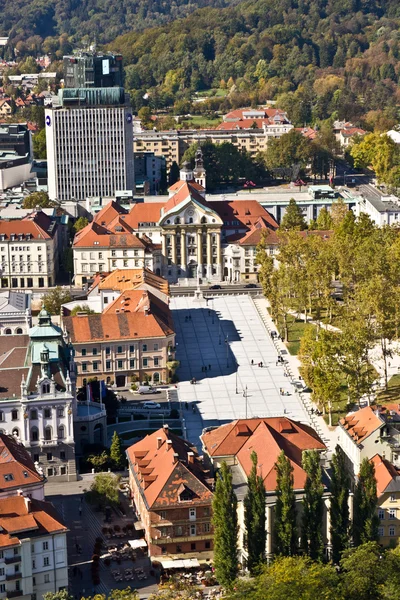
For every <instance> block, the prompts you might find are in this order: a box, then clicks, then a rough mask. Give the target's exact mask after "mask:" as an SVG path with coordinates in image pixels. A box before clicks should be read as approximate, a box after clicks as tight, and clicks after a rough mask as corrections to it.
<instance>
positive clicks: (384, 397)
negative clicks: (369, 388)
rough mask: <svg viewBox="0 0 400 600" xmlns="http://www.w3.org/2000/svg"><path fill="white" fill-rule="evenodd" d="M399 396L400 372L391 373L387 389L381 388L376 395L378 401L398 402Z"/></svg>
mask: <svg viewBox="0 0 400 600" xmlns="http://www.w3.org/2000/svg"><path fill="white" fill-rule="evenodd" d="M399 398H400V373H399V374H397V375H392V377H391V378H390V379H389V381H388V389H387V390H383V391H382V392H380V393H379V394H378V396H377V400H378V401H379V402H382V403H385V402H388V403H390V402H398V401H399Z"/></svg>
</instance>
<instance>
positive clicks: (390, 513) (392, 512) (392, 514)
mask: <svg viewBox="0 0 400 600" xmlns="http://www.w3.org/2000/svg"><path fill="white" fill-rule="evenodd" d="M392 502H393V500H392ZM385 512H386V511H385V510H384V509H383V508H380V509H379V510H378V517H379V519H380V520H381V521H383V520H384V519H385V518H386V517H385ZM396 513H397V511H396V509H395V508H389V510H388V516H389V519H395V518H396Z"/></svg>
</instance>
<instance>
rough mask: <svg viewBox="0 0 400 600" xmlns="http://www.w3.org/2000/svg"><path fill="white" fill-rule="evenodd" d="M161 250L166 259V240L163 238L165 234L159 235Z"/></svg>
mask: <svg viewBox="0 0 400 600" xmlns="http://www.w3.org/2000/svg"><path fill="white" fill-rule="evenodd" d="M161 249H162V253H163V256H164V257H166V256H167V240H166V237H165V233H162V234H161Z"/></svg>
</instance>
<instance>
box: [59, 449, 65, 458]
mask: <svg viewBox="0 0 400 600" xmlns="http://www.w3.org/2000/svg"><path fill="white" fill-rule="evenodd" d="M60 460H65V452H64V450H61V452H60Z"/></svg>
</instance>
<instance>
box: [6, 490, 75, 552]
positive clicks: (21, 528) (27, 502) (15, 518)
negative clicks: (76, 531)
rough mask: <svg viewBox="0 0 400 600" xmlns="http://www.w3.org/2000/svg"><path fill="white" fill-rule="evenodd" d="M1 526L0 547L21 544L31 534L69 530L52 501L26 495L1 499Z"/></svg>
mask: <svg viewBox="0 0 400 600" xmlns="http://www.w3.org/2000/svg"><path fill="white" fill-rule="evenodd" d="M0 527H1V529H2V532H1V534H0V548H7V547H9V546H17V545H20V539H25V538H26V537H30V535H35V536H37V535H46V534H50V533H62V532H66V531H67V528H66V527H65V525H64V524H63V523H62V522H61V520H60V518H59V517H58V515H57V513H56V511H55V509H54V507H53V505H52V504H50V502H42V501H39V500H33V499H29V498H26V497H24V496H12V497H10V498H2V499H0ZM24 534H25V535H24ZM17 536H18V537H17Z"/></svg>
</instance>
